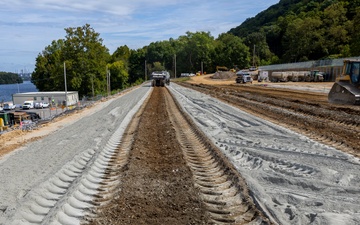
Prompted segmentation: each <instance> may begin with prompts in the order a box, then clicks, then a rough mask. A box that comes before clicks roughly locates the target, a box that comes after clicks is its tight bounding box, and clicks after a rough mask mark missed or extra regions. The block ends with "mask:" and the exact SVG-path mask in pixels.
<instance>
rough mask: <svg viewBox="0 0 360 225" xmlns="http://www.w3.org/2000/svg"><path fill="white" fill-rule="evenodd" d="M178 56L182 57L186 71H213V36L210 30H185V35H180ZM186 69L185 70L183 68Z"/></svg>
mask: <svg viewBox="0 0 360 225" xmlns="http://www.w3.org/2000/svg"><path fill="white" fill-rule="evenodd" d="M180 41H181V42H182V44H181V47H182V48H181V49H180V52H181V53H180V54H179V55H180V56H181V57H184V58H183V60H184V63H185V64H184V65H185V67H186V68H187V71H192V72H196V71H200V70H201V66H203V70H204V71H214V70H215V68H214V65H213V60H212V56H213V55H214V50H215V45H214V37H212V36H211V34H210V32H195V33H192V32H186V36H183V37H180ZM185 71H186V70H185Z"/></svg>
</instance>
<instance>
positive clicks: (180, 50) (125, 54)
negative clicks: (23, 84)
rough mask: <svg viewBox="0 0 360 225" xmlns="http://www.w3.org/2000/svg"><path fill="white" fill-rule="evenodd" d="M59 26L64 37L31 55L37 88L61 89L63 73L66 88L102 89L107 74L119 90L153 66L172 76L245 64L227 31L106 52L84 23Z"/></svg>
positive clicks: (84, 92) (246, 57) (245, 55)
mask: <svg viewBox="0 0 360 225" xmlns="http://www.w3.org/2000/svg"><path fill="white" fill-rule="evenodd" d="M65 32H66V36H65V38H64V39H59V40H54V41H52V43H51V44H50V45H48V46H46V47H45V49H44V50H43V51H42V52H41V53H39V54H38V56H37V58H36V63H35V70H34V72H33V73H32V82H33V83H34V84H35V85H36V87H37V89H38V90H39V91H59V90H64V89H65V87H64V82H65V77H64V74H65V73H66V80H67V89H68V90H76V91H78V92H79V95H80V96H92V95H98V94H104V93H106V92H107V90H108V89H107V84H108V82H107V79H108V78H109V77H110V83H111V89H112V90H121V89H124V88H126V87H129V86H131V85H134V84H139V83H141V82H143V81H144V80H146V79H149V74H151V72H152V71H156V70H168V71H169V72H170V74H171V77H178V76H179V74H180V73H183V72H193V73H195V72H197V71H204V72H206V71H209V72H214V71H215V68H216V66H218V65H221V66H227V67H229V68H233V67H234V66H237V67H239V68H243V67H248V66H250V64H249V62H250V58H251V57H250V52H249V48H248V47H247V46H246V45H245V44H244V43H243V40H242V39H241V38H240V37H236V36H235V35H232V34H226V33H223V34H221V35H219V37H218V38H217V39H215V38H214V37H213V36H211V34H210V32H195V33H192V32H187V33H186V35H183V36H180V37H178V38H177V39H173V38H170V39H169V40H165V41H158V42H153V43H150V44H149V45H148V46H144V47H142V48H139V49H136V50H134V49H129V48H128V47H127V46H126V45H124V46H119V47H118V48H117V49H116V50H115V51H114V53H113V54H110V53H109V50H108V49H107V48H106V47H105V46H104V45H103V43H102V42H103V40H102V39H101V38H100V34H99V33H97V32H95V30H94V29H93V28H92V27H91V26H90V25H89V24H86V25H84V26H82V27H69V28H65ZM175 65H176V73H177V74H175ZM145 71H147V74H145Z"/></svg>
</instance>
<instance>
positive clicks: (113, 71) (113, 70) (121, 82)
mask: <svg viewBox="0 0 360 225" xmlns="http://www.w3.org/2000/svg"><path fill="white" fill-rule="evenodd" d="M108 69H109V71H110V81H111V89H112V90H115V89H119V90H121V89H124V88H125V87H126V86H127V81H128V79H129V74H128V72H127V67H126V65H125V62H124V61H123V60H119V61H116V62H113V63H111V64H109V65H108Z"/></svg>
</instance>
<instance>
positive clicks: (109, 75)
mask: <svg viewBox="0 0 360 225" xmlns="http://www.w3.org/2000/svg"><path fill="white" fill-rule="evenodd" d="M108 77H109V95H111V82H110V81H111V79H110V78H111V73H110V70H108Z"/></svg>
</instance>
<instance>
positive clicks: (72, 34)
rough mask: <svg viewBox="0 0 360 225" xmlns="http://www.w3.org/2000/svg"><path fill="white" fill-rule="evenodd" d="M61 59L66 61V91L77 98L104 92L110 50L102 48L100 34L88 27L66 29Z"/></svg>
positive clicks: (87, 25)
mask: <svg viewBox="0 0 360 225" xmlns="http://www.w3.org/2000/svg"><path fill="white" fill-rule="evenodd" d="M65 31H66V34H67V35H66V37H65V42H64V48H63V57H64V60H65V61H66V69H67V75H68V77H67V79H68V81H69V82H68V84H69V87H68V89H69V90H78V91H79V95H89V94H90V93H93V94H100V93H103V92H106V90H107V82H106V72H107V71H106V65H107V62H108V61H109V59H110V54H109V50H108V49H107V48H106V47H105V46H104V45H103V44H102V41H103V40H102V39H101V38H100V34H99V33H96V32H95V31H94V29H93V28H91V27H90V25H89V24H86V25H84V26H82V27H73V28H66V29H65Z"/></svg>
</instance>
